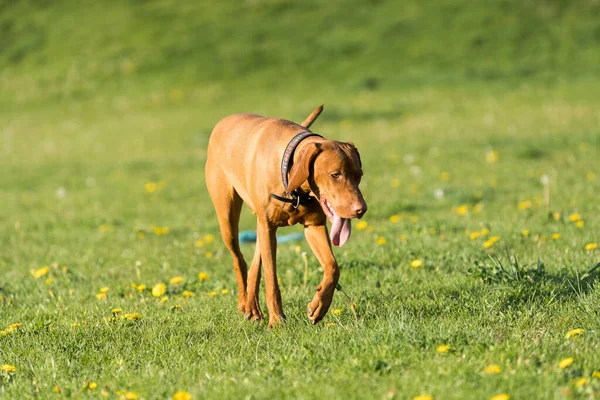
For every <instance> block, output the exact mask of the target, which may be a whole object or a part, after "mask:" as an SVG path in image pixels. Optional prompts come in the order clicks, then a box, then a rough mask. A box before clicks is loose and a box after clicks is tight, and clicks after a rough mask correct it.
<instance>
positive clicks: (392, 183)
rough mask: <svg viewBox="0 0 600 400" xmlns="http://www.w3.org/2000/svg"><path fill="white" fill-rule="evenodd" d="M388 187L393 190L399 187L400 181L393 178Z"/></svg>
mask: <svg viewBox="0 0 600 400" xmlns="http://www.w3.org/2000/svg"><path fill="white" fill-rule="evenodd" d="M390 186H391V187H393V188H397V187H400V179H398V178H394V179H392V180H391V181H390Z"/></svg>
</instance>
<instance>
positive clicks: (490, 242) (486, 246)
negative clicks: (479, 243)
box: [483, 236, 500, 249]
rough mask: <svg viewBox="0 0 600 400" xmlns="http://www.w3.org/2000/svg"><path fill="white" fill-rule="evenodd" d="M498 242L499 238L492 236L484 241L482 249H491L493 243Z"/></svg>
mask: <svg viewBox="0 0 600 400" xmlns="http://www.w3.org/2000/svg"><path fill="white" fill-rule="evenodd" d="M499 240H500V237H498V236H492V237H491V238H489V239H488V240H486V241H485V243H483V247H485V248H486V249H489V248H490V247H492V246H493V245H494V243H496V242H498V241H499Z"/></svg>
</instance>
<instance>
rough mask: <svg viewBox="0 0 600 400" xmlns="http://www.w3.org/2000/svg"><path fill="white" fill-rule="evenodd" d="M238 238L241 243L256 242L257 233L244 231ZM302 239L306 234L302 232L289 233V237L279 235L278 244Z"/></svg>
mask: <svg viewBox="0 0 600 400" xmlns="http://www.w3.org/2000/svg"><path fill="white" fill-rule="evenodd" d="M238 237H239V239H240V242H241V243H255V242H256V232H254V231H242V232H240V234H239V236H238ZM301 239H304V234H303V233H300V232H294V233H288V234H287V235H277V243H287V242H293V241H295V240H301Z"/></svg>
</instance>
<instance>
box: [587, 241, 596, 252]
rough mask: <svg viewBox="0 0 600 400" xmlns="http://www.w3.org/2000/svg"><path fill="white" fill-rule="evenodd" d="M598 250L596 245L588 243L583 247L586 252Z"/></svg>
mask: <svg viewBox="0 0 600 400" xmlns="http://www.w3.org/2000/svg"><path fill="white" fill-rule="evenodd" d="M597 248H598V243H588V244H586V245H585V249H586V251H591V250H595V249H597Z"/></svg>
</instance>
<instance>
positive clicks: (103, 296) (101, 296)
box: [96, 293, 107, 300]
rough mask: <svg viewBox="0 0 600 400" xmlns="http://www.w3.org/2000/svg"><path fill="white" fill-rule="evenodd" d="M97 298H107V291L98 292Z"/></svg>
mask: <svg viewBox="0 0 600 400" xmlns="http://www.w3.org/2000/svg"><path fill="white" fill-rule="evenodd" d="M96 298H97V299H98V300H106V298H107V296H106V293H96Z"/></svg>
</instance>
